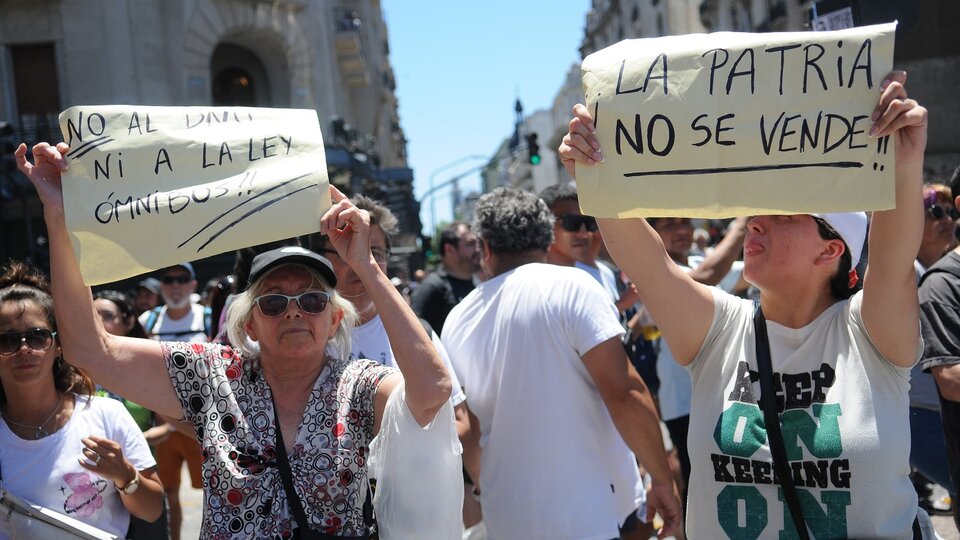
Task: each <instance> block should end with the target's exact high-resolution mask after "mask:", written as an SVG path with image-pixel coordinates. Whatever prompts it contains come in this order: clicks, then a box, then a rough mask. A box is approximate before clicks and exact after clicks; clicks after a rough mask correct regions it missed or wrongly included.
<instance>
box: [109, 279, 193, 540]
mask: <svg viewBox="0 0 960 540" xmlns="http://www.w3.org/2000/svg"><path fill="white" fill-rule="evenodd" d="M93 307H94V309H96V310H97V314H98V315H100V320H101V321H102V322H103V327H104V329H105V330H106V331H107V332H110V333H111V334H113V335H115V336H127V337H136V338H146V337H149V336H148V335H147V331H146V330H144V329H143V326H142V325H141V324H140V321H138V320H137V317H136V316H135V314H134V309H135V308H134V302H133V301H132V300H130V298H129V297H128V296H127V295H125V294H123V293H122V292H120V291H115V290H111V289H106V290H101V291H97V292H96V293H94V295H93ZM97 395H98V396H105V397H109V398H113V399H116V400H118V401H119V402H120V403H123V406H124V407H126V409H127V412H129V413H130V416H132V417H133V420H134V421H135V422H136V423H137V427H139V428H140V431H142V432H143V436H144V438H145V439H146V440H147V444H149V445H150V447H151V448H155V447H156V446H157V445H158V444H160V443H162V442H164V441H166V440H167V439H169V437H170V433H171V432H172V431H173V429H174V428H173V424H172V423H168V422H164V421H163V420H162V419H159V418H157V415H155V414H154V412H153V411H151V410H149V409H147V408H145V407H143V406H142V405H140V404H138V403H136V402H134V401H131V400H129V399H124V398H122V397H120V396H118V395H116V394H112V393H110V392H108V391H107V390H106V389H104V388H102V387H100V388H98V389H97ZM158 424H159V425H158ZM154 457H156V454H154ZM198 462H199V459H198ZM158 474H159V473H158ZM162 482H163V479H162V478H161V483H162ZM166 487H167V486H166V485H164V489H166ZM168 518H169V516H168V515H167V512H166V505H164V512H163V514H162V515H161V516H160V519H157V520H156V521H153V522H149V521H144V520H142V519H140V518H138V517H136V516H131V517H130V531H129V534H128V537H130V538H135V539H136V540H169V538H170V532H169V529H168Z"/></svg>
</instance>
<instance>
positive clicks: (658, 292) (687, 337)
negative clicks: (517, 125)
mask: <svg viewBox="0 0 960 540" xmlns="http://www.w3.org/2000/svg"><path fill="white" fill-rule="evenodd" d="M573 114H574V117H573V120H571V121H570V131H569V132H568V133H567V135H566V136H564V138H563V142H562V143H561V144H560V148H559V150H558V153H559V154H560V159H561V161H562V162H563V165H564V167H566V168H567V172H569V173H570V175H571V176H574V174H575V172H576V171H575V166H574V163H575V162H576V161H579V162H581V163H584V164H587V165H593V164H594V163H596V162H598V161H600V160H601V159H602V154H601V153H600V152H601V150H600V145H599V143H597V139H596V137H595V136H594V125H593V118H591V116H590V111H588V110H587V108H586V107H584V106H583V105H580V104H578V105H576V106H575V107H574V108H573ZM597 223H599V224H600V232H601V233H602V235H603V242H604V244H606V246H607V250H608V251H609V252H610V255H611V256H612V257H613V260H614V262H616V263H617V265H618V266H619V267H620V269H621V270H623V271H624V272H625V273H626V274H627V276H628V277H629V278H630V280H631V281H632V282H633V284H634V286H636V288H637V291H639V292H640V297H641V298H642V299H643V303H644V305H646V306H647V309H648V310H649V311H650V314H651V315H653V318H654V320H656V321H657V327H659V328H660V330H661V331H662V332H663V335H664V337H665V338H666V339H667V342H668V343H670V350H671V352H672V353H673V356H674V358H675V359H676V361H677V362H678V363H679V364H682V365H686V364H689V363H690V362H691V361H693V358H694V357H695V356H696V355H697V352H699V351H700V347H701V345H703V340H704V339H705V338H706V337H707V332H708V331H709V330H710V325H711V324H712V323H713V294H712V293H711V292H710V289H709V287H707V286H706V285H702V284H700V283H697V282H696V281H694V280H693V279H691V278H690V277H689V276H688V275H687V274H686V272H684V271H683V270H681V269H680V267H678V266H677V265H676V264H674V262H673V261H672V260H671V259H670V256H669V255H668V254H667V251H666V249H664V247H663V242H662V241H661V240H660V235H658V234H657V232H656V231H654V230H653V228H652V227H651V226H650V225H649V224H648V223H647V222H646V220H644V219H638V218H632V219H605V218H599V219H597Z"/></svg>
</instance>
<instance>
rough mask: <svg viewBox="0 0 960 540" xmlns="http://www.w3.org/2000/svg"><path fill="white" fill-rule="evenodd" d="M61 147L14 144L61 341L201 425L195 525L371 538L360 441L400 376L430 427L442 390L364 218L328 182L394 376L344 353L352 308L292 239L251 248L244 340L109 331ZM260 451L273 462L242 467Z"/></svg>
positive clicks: (241, 298)
mask: <svg viewBox="0 0 960 540" xmlns="http://www.w3.org/2000/svg"><path fill="white" fill-rule="evenodd" d="M68 151H69V147H68V146H67V145H66V144H63V143H61V144H59V145H57V146H56V147H51V146H50V145H49V144H47V143H40V144H38V145H35V146H34V147H33V151H32V154H33V163H31V162H30V161H28V160H27V158H26V153H27V148H26V145H21V146H20V147H18V149H17V150H16V152H15V156H16V159H17V165H18V168H19V169H20V170H21V171H22V172H23V173H24V174H25V175H26V176H27V177H28V178H29V179H30V181H31V183H32V184H33V185H34V186H35V187H36V189H37V192H38V194H39V195H40V198H41V200H42V201H43V205H44V219H45V221H46V225H47V231H48V234H49V237H50V264H51V269H52V272H53V280H54V286H53V294H54V298H55V300H56V301H57V313H58V319H59V320H61V321H64V323H63V324H62V326H61V327H60V331H61V333H62V341H63V347H64V348H65V349H66V350H67V351H69V352H70V354H71V355H72V356H76V357H77V358H82V363H81V364H80V365H81V367H83V368H84V369H86V370H88V371H89V372H90V374H91V375H92V376H93V377H95V378H96V379H97V380H98V381H99V382H100V383H101V384H102V385H103V386H104V387H105V388H107V389H108V390H110V391H112V392H115V393H117V394H120V395H122V396H126V397H131V396H136V399H137V400H138V402H139V403H140V404H142V405H143V406H145V407H147V408H149V409H151V410H154V411H156V412H158V413H160V414H165V415H167V416H171V417H174V418H184V419H186V420H188V421H190V422H191V423H192V424H193V425H194V427H195V428H196V430H197V434H198V438H199V439H200V444H201V447H202V448H203V453H204V462H203V468H204V501H205V504H204V509H203V510H204V511H203V524H202V527H201V531H200V537H201V538H205V539H206V538H250V537H269V538H290V537H293V538H335V537H338V536H340V537H344V536H345V537H359V538H366V537H367V528H366V523H365V519H364V515H363V514H364V512H363V505H364V500H365V499H366V494H367V492H368V485H367V457H368V455H369V452H368V449H369V445H370V442H371V441H372V439H373V438H374V436H375V435H376V434H377V431H378V430H379V426H380V420H381V416H382V414H383V411H384V409H385V407H386V403H387V398H388V397H389V396H390V393H391V392H392V391H393V389H394V388H396V387H397V385H398V384H400V382H401V381H403V382H404V392H405V404H406V406H407V409H408V410H409V412H410V414H411V415H412V417H413V418H414V419H415V420H416V421H417V423H419V424H420V425H421V426H425V425H428V424H429V423H430V422H431V421H432V420H433V419H434V417H435V416H436V413H437V412H438V411H439V410H440V409H441V408H442V407H443V406H444V405H445V404H446V402H447V400H448V399H449V398H450V391H451V385H450V377H449V376H448V374H447V370H446V369H445V368H444V366H443V362H442V361H441V360H440V357H439V355H438V354H437V352H436V349H435V348H434V346H433V344H432V343H431V341H430V338H429V336H427V334H426V332H425V331H424V329H423V326H422V325H421V324H420V321H419V320H418V319H417V317H416V316H415V315H414V314H413V311H411V310H410V308H409V306H407V304H406V303H405V302H404V301H403V299H402V298H401V296H400V294H399V293H398V292H397V290H396V288H395V287H394V286H393V284H392V283H390V280H389V279H388V278H387V276H386V275H384V273H383V272H382V271H381V270H380V267H379V266H378V264H377V262H376V260H375V259H374V257H373V254H372V253H371V250H370V221H369V216H368V214H367V213H366V212H364V211H362V210H359V209H357V208H356V206H354V205H353V204H352V203H351V202H350V200H349V199H347V198H346V197H345V196H344V195H343V194H342V193H341V192H340V191H339V190H337V189H336V188H335V187H333V186H330V199H331V202H332V205H331V207H330V208H329V209H328V210H327V211H326V212H325V213H324V215H323V217H322V218H321V219H320V232H321V233H323V234H326V235H328V236H329V237H330V240H331V243H332V244H333V247H334V249H336V250H337V253H338V254H339V255H340V257H341V258H343V259H344V260H345V261H346V262H347V264H349V265H350V267H351V268H352V269H353V271H354V272H355V273H356V274H357V276H358V277H359V278H360V279H361V281H362V282H363V284H364V287H365V288H366V290H367V292H368V293H369V294H370V296H371V297H372V298H373V301H374V303H375V304H376V305H377V311H378V313H379V314H380V317H381V319H382V320H383V325H384V328H386V330H387V334H388V335H389V336H390V343H391V346H392V348H393V352H394V355H395V357H396V361H397V366H398V367H399V373H398V372H397V371H396V370H394V369H392V368H389V367H386V366H383V365H381V364H379V363H377V362H374V361H369V360H353V361H350V360H349V351H350V328H351V326H352V325H353V324H354V323H355V321H356V311H355V310H354V308H353V306H352V305H351V304H350V302H349V301H347V300H345V299H344V298H342V297H341V296H340V295H339V294H338V293H337V291H336V289H335V286H336V284H337V276H336V274H334V272H333V268H332V265H331V264H330V262H329V261H328V260H326V259H325V258H323V257H321V256H320V255H318V254H316V253H314V252H312V251H309V250H306V249H303V248H300V247H284V248H279V249H275V250H272V251H268V252H266V253H262V254H260V255H257V256H256V257H255V258H254V260H253V263H252V265H251V271H250V275H249V286H248V287H247V288H246V289H245V290H244V291H243V292H241V293H240V294H239V295H238V296H237V298H236V299H235V300H234V301H233V303H232V304H231V305H230V307H229V308H228V313H227V327H228V330H227V332H228V334H229V335H230V342H231V343H234V344H235V345H236V346H237V349H233V348H231V347H228V346H225V345H220V344H216V343H182V342H158V341H153V340H144V339H131V338H122V337H117V336H111V335H110V334H108V333H107V332H106V331H105V330H104V328H103V325H102V323H101V322H100V320H99V317H98V316H97V314H96V311H95V310H94V309H93V304H92V301H91V299H90V294H89V289H87V287H86V286H85V285H84V283H83V277H82V275H81V274H80V268H79V266H78V264H77V261H76V258H75V257H74V255H73V246H72V244H71V242H70V237H69V234H68V232H67V228H66V220H65V217H64V211H63V192H62V190H61V188H60V173H61V171H63V170H66V168H67V161H66V159H65V157H64V154H65V153H66V152H68ZM247 337H249V338H250V339H251V340H253V341H256V342H257V343H258V344H259V347H258V348H257V349H256V350H250V348H249V347H247V345H246V338H247ZM241 455H242V456H244V458H243V459H242V460H241V459H240V457H241ZM262 462H265V463H269V464H271V466H268V467H263V466H257V467H256V468H255V469H254V468H251V466H252V465H251V464H258V463H262ZM244 465H248V466H244ZM288 493H289V494H291V496H288Z"/></svg>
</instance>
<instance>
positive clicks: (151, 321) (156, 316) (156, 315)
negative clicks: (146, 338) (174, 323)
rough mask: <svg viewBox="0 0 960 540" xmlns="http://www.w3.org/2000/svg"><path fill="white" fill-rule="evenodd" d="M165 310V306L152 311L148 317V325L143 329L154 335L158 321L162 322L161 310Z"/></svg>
mask: <svg viewBox="0 0 960 540" xmlns="http://www.w3.org/2000/svg"><path fill="white" fill-rule="evenodd" d="M162 309H163V306H157V307H155V308H153V309H151V310H150V315H148V316H147V324H145V325H143V329H144V330H146V331H147V332H148V333H150V334H152V333H153V328H154V327H155V326H157V321H159V320H160V310H162Z"/></svg>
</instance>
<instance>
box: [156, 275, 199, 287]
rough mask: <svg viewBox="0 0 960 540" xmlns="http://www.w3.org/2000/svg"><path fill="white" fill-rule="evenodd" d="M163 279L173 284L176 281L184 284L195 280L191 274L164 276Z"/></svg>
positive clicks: (168, 283)
mask: <svg viewBox="0 0 960 540" xmlns="http://www.w3.org/2000/svg"><path fill="white" fill-rule="evenodd" d="M161 281H163V282H164V283H166V284H167V285H173V284H174V283H179V284H180V285H183V284H184V283H190V282H191V281H193V278H192V277H190V276H163V279H162V280H161Z"/></svg>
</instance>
